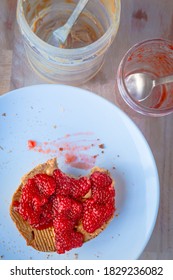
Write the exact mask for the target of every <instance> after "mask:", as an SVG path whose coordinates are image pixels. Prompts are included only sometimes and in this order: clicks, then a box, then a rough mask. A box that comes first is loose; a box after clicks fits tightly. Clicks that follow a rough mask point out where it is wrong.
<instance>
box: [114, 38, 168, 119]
mask: <svg viewBox="0 0 173 280" xmlns="http://www.w3.org/2000/svg"><path fill="white" fill-rule="evenodd" d="M134 73H144V74H148V75H150V76H151V77H152V78H154V79H157V78H162V77H166V76H170V75H173V44H172V42H171V41H168V40H165V39H157V38H156V39H151V40H145V41H143V42H140V43H137V44H136V45H134V46H133V47H131V49H129V50H128V51H127V53H126V54H125V55H124V57H123V58H122V60H121V62H120V65H119V68H118V73H117V83H118V88H119V91H120V94H121V96H122V98H123V99H124V101H125V102H126V103H127V104H128V105H129V106H130V107H131V108H132V109H133V110H135V111H136V112H138V113H141V114H143V115H147V116H155V117H157V116H158V117H159V116H164V115H168V114H170V113H173V83H167V84H162V85H157V86H155V87H154V88H153V90H152V92H151V94H150V95H149V96H148V97H147V98H146V99H145V100H140V101H139V100H136V99H135V98H134V97H133V96H132V94H131V93H130V89H129V88H128V83H127V82H126V81H127V77H128V76H129V75H131V74H134ZM140 83H141V81H140V80H139V86H140Z"/></svg>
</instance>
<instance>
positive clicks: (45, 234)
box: [10, 158, 114, 252]
mask: <svg viewBox="0 0 173 280" xmlns="http://www.w3.org/2000/svg"><path fill="white" fill-rule="evenodd" d="M57 168H58V165H57V161H56V158H53V159H50V160H48V161H47V162H45V163H43V164H39V165H38V166H36V167H35V168H34V169H32V170H31V171H30V172H28V173H27V174H26V175H24V176H23V177H22V179H21V183H20V185H19V187H18V188H17V190H16V191H15V193H14V195H13V197H12V202H11V205H10V216H11V218H12V220H13V221H14V223H15V225H16V227H17V229H18V230H19V232H20V234H21V235H22V236H23V237H24V238H25V240H26V244H27V245H28V246H32V247H33V248H34V249H36V250H38V251H42V252H55V251H56V247H55V232H54V228H53V227H49V228H46V229H41V230H38V229H35V228H33V227H32V226H31V225H30V224H29V223H28V222H27V221H25V220H24V219H23V218H22V216H21V215H20V214H19V213H18V212H17V211H16V210H15V206H14V205H15V204H14V203H15V202H16V201H20V197H21V194H22V187H23V185H25V184H26V182H27V180H28V179H30V178H33V176H35V175H36V174H39V173H44V174H47V175H52V174H53V171H54V170H55V169H57ZM95 171H101V172H107V171H106V170H105V169H101V168H98V167H94V168H93V169H92V170H91V173H90V175H91V174H92V173H93V172H95ZM112 182H113V183H112V187H114V181H113V180H112ZM90 195H91V192H90V191H89V192H88V194H87V195H85V197H84V198H83V199H84V200H85V199H87V198H89V197H90ZM113 217H114V215H112V217H111V218H110V219H109V220H108V221H107V222H105V223H104V224H103V225H102V226H101V227H100V228H98V229H97V230H95V231H94V232H93V233H88V232H87V231H86V230H84V228H83V225H82V222H81V221H80V222H79V224H78V225H77V228H76V230H77V231H78V232H81V233H82V234H83V238H84V242H86V241H89V240H91V239H93V238H94V237H96V236H97V235H98V234H100V233H101V232H102V231H103V230H104V229H105V228H106V227H107V226H108V224H109V223H110V221H111V220H112V219H113Z"/></svg>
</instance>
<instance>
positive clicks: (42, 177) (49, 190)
mask: <svg viewBox="0 0 173 280" xmlns="http://www.w3.org/2000/svg"><path fill="white" fill-rule="evenodd" d="M33 179H34V181H35V184H36V186H37V187H38V189H39V191H40V193H41V194H43V195H45V196H46V197H49V196H50V195H52V194H53V193H54V192H55V189H56V182H55V180H54V178H52V176H49V175H47V174H37V175H35V176H34V177H33Z"/></svg>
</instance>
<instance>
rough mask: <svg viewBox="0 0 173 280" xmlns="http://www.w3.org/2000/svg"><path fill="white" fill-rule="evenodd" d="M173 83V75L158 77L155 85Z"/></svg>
mask: <svg viewBox="0 0 173 280" xmlns="http://www.w3.org/2000/svg"><path fill="white" fill-rule="evenodd" d="M168 83H173V75H170V76H166V77H161V78H157V79H156V80H155V86H158V85H162V84H168Z"/></svg>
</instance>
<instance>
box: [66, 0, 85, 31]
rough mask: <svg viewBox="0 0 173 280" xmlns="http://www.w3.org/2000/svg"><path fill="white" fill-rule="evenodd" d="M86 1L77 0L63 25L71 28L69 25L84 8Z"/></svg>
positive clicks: (71, 24)
mask: <svg viewBox="0 0 173 280" xmlns="http://www.w3.org/2000/svg"><path fill="white" fill-rule="evenodd" d="M88 1H89V0H80V1H79V2H78V4H77V5H76V7H75V9H74V11H73V13H72V14H71V16H70V17H69V19H68V20H67V22H66V24H65V25H67V26H68V28H70V29H71V27H72V26H73V24H74V22H75V21H76V20H77V18H78V17H79V15H80V13H81V12H82V11H83V9H84V8H85V6H86V4H87V3H88Z"/></svg>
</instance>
